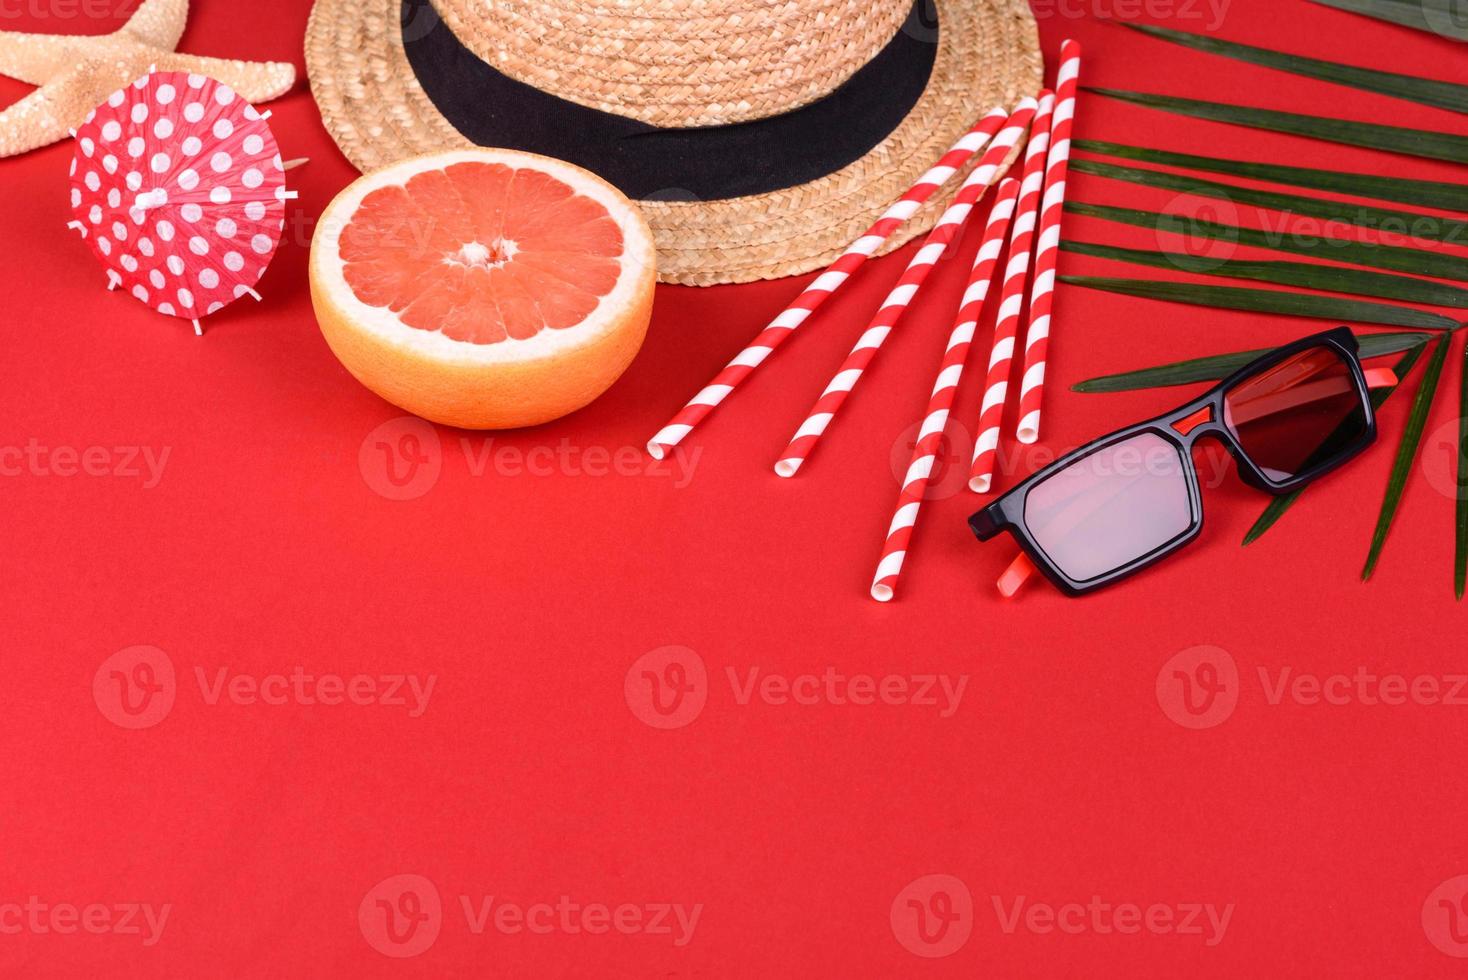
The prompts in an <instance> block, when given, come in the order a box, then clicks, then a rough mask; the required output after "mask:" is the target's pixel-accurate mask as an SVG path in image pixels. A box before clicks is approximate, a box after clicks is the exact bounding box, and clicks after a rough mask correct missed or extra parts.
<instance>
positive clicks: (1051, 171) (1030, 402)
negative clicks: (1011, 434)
mask: <svg viewBox="0 0 1468 980" xmlns="http://www.w3.org/2000/svg"><path fill="white" fill-rule="evenodd" d="M1080 75H1081V46H1080V45H1079V44H1077V43H1076V42H1074V41H1066V42H1065V43H1064V44H1062V45H1061V46H1060V72H1059V74H1058V76H1057V77H1056V80H1055V89H1056V92H1057V94H1058V97H1059V100H1060V101H1059V104H1058V105H1057V106H1056V107H1055V120H1054V122H1053V123H1052V124H1051V129H1050V162H1049V164H1048V166H1047V167H1046V171H1045V204H1044V209H1043V212H1042V217H1041V219H1040V249H1039V252H1038V253H1037V254H1036V256H1035V289H1034V293H1033V294H1032V295H1031V296H1030V326H1029V329H1028V331H1026V333H1025V359H1024V366H1025V367H1024V376H1023V378H1022V379H1021V381H1020V389H1019V424H1018V425H1017V426H1016V427H1015V438H1017V439H1018V440H1019V441H1020V442H1022V443H1025V444H1026V445H1029V444H1032V443H1035V442H1038V441H1039V439H1040V406H1041V403H1042V402H1043V401H1044V398H1045V361H1046V359H1047V358H1048V356H1049V352H1050V314H1051V311H1052V310H1053V309H1054V306H1055V269H1056V265H1057V263H1058V262H1059V259H1060V222H1061V218H1062V217H1063V215H1064V213H1065V179H1066V175H1067V173H1068V172H1069V170H1070V134H1071V129H1072V127H1073V126H1074V124H1075V112H1076V89H1077V87H1078V82H1079V79H1080Z"/></svg>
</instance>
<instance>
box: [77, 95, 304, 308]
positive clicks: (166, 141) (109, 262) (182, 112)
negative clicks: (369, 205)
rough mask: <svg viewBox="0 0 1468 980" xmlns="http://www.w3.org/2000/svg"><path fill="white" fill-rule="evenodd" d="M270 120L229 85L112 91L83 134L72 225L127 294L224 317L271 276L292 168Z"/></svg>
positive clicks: (289, 195)
mask: <svg viewBox="0 0 1468 980" xmlns="http://www.w3.org/2000/svg"><path fill="white" fill-rule="evenodd" d="M268 115H269V114H268V113H265V114H262V113H260V112H258V111H256V109H255V107H254V106H252V105H250V104H249V103H247V102H245V101H244V100H243V99H241V98H240V97H239V96H238V95H237V94H236V93H235V91H234V90H233V89H232V88H230V87H229V86H228V85H224V84H222V83H220V82H217V81H214V80H213V79H210V78H206V77H204V76H203V75H196V74H191V73H187V72H151V73H149V74H147V75H144V76H143V77H142V78H139V79H137V80H136V81H134V82H133V83H132V84H131V85H127V86H124V87H123V88H121V89H119V90H117V91H116V92H113V93H112V95H111V96H110V97H109V98H108V99H107V101H106V102H105V103H103V104H102V105H100V106H98V107H97V108H96V109H95V110H93V112H92V113H91V114H90V115H88V116H87V119H86V121H85V122H84V123H83V124H82V125H81V127H80V128H78V130H77V133H76V144H77V146H76V153H75V155H74V157H73V158H72V166H71V207H72V211H73V212H74V213H75V215H76V220H74V221H72V222H71V223H70V224H69V225H68V227H71V228H75V229H77V230H79V231H80V232H81V234H82V237H83V238H84V239H85V240H86V241H87V243H88V244H89V245H90V246H91V248H92V252H93V254H95V255H96V256H97V260H98V261H99V262H101V263H102V265H103V267H104V268H106V270H107V280H108V288H110V289H116V288H118V287H119V286H121V287H122V288H123V289H125V290H126V291H127V292H129V293H131V294H132V295H133V296H134V297H136V298H137V299H138V301H139V302H141V303H144V304H146V305H148V306H151V307H152V308H153V309H155V310H157V311H158V312H159V313H165V314H167V315H169V316H175V317H180V318H182V319H185V320H190V321H192V322H193V324H194V332H195V333H198V334H202V333H203V329H202V328H201V327H200V326H199V319H200V317H203V316H207V315H209V314H212V313H216V312H218V311H219V310H220V309H221V308H223V307H224V306H225V304H227V303H231V302H233V301H234V300H236V299H238V298H239V297H241V296H244V295H246V294H248V295H250V296H253V297H254V298H255V299H257V300H258V299H259V298H260V294H259V293H257V292H256V291H255V284H256V283H257V282H259V281H260V277H261V276H263V275H264V274H265V269H266V267H267V266H269V264H270V259H271V257H272V256H273V255H274V254H275V249H276V246H277V245H278V244H279V242H280V235H281V232H282V231H283V230H284V229H285V202H286V201H287V200H289V199H291V198H293V197H295V194H294V193H293V192H291V191H287V190H286V187H285V168H284V164H283V163H282V162H281V159H280V150H279V147H278V146H277V144H276V142H275V135H274V134H273V133H272V132H271V131H270V126H269V124H268V123H267V122H266V118H267V117H268Z"/></svg>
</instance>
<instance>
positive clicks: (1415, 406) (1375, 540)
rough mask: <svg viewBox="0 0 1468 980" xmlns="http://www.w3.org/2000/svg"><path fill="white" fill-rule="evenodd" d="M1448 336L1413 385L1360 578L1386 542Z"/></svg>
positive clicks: (1364, 578) (1429, 407)
mask: <svg viewBox="0 0 1468 980" xmlns="http://www.w3.org/2000/svg"><path fill="white" fill-rule="evenodd" d="M1451 339H1452V338H1450V337H1443V338H1440V339H1439V340H1438V342H1437V346H1435V347H1434V348H1433V349H1432V357H1430V358H1429V359H1428V361H1427V368H1426V371H1425V373H1424V374H1423V376H1422V383H1421V384H1419V385H1418V386H1417V395H1416V397H1414V398H1413V399H1412V414H1411V415H1410V416H1409V417H1408V418H1407V427H1406V429H1404V430H1403V431H1402V441H1401V443H1399V444H1398V446H1397V458H1396V460H1395V462H1393V463H1392V472H1391V476H1390V477H1389V478H1388V479H1387V483H1386V498H1385V499H1384V500H1382V502H1381V514H1380V515H1379V516H1378V517H1377V519H1376V533H1374V534H1373V535H1372V536H1371V551H1370V553H1369V554H1367V556H1366V565H1365V567H1364V568H1362V569H1361V580H1362V581H1363V582H1365V581H1369V580H1370V578H1371V576H1372V573H1374V572H1375V571H1376V563H1377V562H1378V561H1379V560H1380V559H1381V550H1382V548H1383V547H1384V546H1385V545H1386V536H1387V533H1388V532H1389V531H1390V530H1391V527H1392V521H1393V520H1395V518H1396V516H1397V509H1398V508H1399V507H1400V506H1401V503H1402V494H1403V493H1404V492H1405V491H1406V488H1407V479H1408V477H1410V476H1411V474H1412V466H1413V465H1414V464H1415V463H1416V461H1417V452H1418V450H1419V449H1420V448H1421V447H1422V430H1423V429H1425V428H1426V427H1427V415H1428V413H1429V412H1430V411H1431V410H1432V400H1433V396H1434V395H1436V394H1437V385H1438V382H1439V381H1440V380H1441V379H1442V375H1443V364H1444V363H1445V362H1446V361H1447V358H1448V344H1449V341H1450V340H1451Z"/></svg>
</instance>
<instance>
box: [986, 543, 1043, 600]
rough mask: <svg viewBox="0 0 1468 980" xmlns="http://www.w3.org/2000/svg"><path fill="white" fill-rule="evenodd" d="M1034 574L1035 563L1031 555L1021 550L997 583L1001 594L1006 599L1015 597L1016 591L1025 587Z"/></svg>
mask: <svg viewBox="0 0 1468 980" xmlns="http://www.w3.org/2000/svg"><path fill="white" fill-rule="evenodd" d="M1034 574H1035V563H1034V562H1032V561H1030V556H1029V555H1027V554H1025V553H1024V552H1023V551H1021V552H1020V553H1019V554H1018V555H1016V556H1015V558H1014V561H1012V562H1010V563H1009V567H1008V568H1006V569H1005V570H1004V574H1003V575H1001V576H999V581H998V582H997V583H995V584H996V585H997V586H998V587H999V594H1000V595H1002V596H1004V598H1006V599H1013V598H1014V595H1015V593H1016V592H1018V591H1019V590H1020V589H1021V588H1023V587H1024V584H1025V583H1026V582H1028V581H1029V580H1030V576H1032V575H1034Z"/></svg>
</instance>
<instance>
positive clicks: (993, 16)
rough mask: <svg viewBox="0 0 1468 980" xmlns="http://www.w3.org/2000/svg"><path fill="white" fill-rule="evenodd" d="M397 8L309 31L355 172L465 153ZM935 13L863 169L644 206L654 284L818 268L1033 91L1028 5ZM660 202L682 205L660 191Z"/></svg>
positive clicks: (1035, 48) (1004, 3)
mask: <svg viewBox="0 0 1468 980" xmlns="http://www.w3.org/2000/svg"><path fill="white" fill-rule="evenodd" d="M400 7H401V2H400V0H317V2H316V6H315V7H314V9H313V10H312V11H311V21H310V24H309V26H308V28H307V34H306V66H307V71H308V74H309V75H310V79H311V90H312V93H313V94H314V95H315V97H316V103H317V105H318V107H319V108H320V111H321V118H322V120H323V122H324V123H325V125H326V128H327V130H328V131H329V132H330V133H331V135H332V137H333V138H334V139H335V140H336V142H337V145H339V146H340V147H341V149H342V152H343V153H345V154H346V156H347V159H349V160H351V162H352V163H353V164H354V165H356V166H357V168H358V169H360V170H362V171H364V172H367V171H372V170H376V169H378V168H380V167H384V166H387V165H388V164H391V163H395V162H397V161H399V160H403V159H406V158H407V157H411V156H418V155H420V154H424V153H432V152H436V151H439V150H445V149H457V148H463V147H469V146H472V145H473V144H472V143H471V142H470V141H469V140H467V139H466V138H465V137H464V136H462V135H460V134H459V132H458V131H457V130H455V129H454V127H453V126H452V125H450V124H449V122H448V120H447V119H445V118H444V117H443V115H442V114H440V113H439V111H438V110H437V109H436V108H435V107H434V105H433V103H432V102H431V101H430V100H429V98H428V96H427V95H426V94H424V92H423V89H422V87H421V86H420V85H419V84H418V80H417V79H416V77H415V76H414V74H413V70H412V67H411V66H410V65H409V63H408V60H407V56H406V55H405V54H404V52H403V44H402V34H401V31H400V28H399V10H400ZM937 7H938V22H939V25H940V30H939V32H938V34H939V43H938V51H937V57H936V60H935V62H934V65H933V72H932V76H931V77H930V78H929V80H928V85H927V88H926V89H925V90H924V92H923V94H922V96H921V97H920V98H919V99H918V101H917V103H916V104H915V105H914V106H913V109H912V111H911V112H910V113H909V114H908V116H907V118H906V119H904V120H903V122H902V123H901V125H899V126H898V127H897V129H895V130H894V131H893V132H892V133H890V134H889V135H888V136H887V138H886V139H884V140H883V141H882V142H881V143H879V144H878V145H877V146H875V147H873V148H872V150H871V151H870V152H869V153H867V154H866V155H865V156H863V157H862V158H861V159H859V160H857V161H856V162H854V163H852V164H850V165H848V166H846V167H843V168H842V169H840V170H838V171H836V172H835V173H832V174H830V175H829V176H826V177H823V178H821V179H819V180H814V181H811V182H809V183H806V184H800V185H798V186H795V187H788V188H785V189H782V190H778V191H771V192H769V193H766V194H756V195H751V196H747V197H737V198H729V199H726V200H716V201H689V200H644V201H642V202H641V206H642V209H643V212H644V213H645V214H646V215H647V219H648V223H649V224H650V225H651V226H652V229H653V234H654V237H655V238H656V239H657V245H658V277H659V278H660V279H661V280H662V281H663V282H674V283H683V284H686V285H696V286H707V285H714V284H716V283H734V282H751V281H754V280H757V279H774V278H779V277H781V276H790V275H796V274H799V273H803V272H810V271H812V270H815V269H819V268H823V267H824V266H826V265H828V264H830V263H831V262H832V261H833V260H835V258H836V257H837V256H838V255H840V254H841V252H842V251H843V250H844V249H845V247H846V246H847V245H848V244H850V243H851V242H852V241H854V240H855V239H856V238H857V237H858V236H860V235H861V234H862V233H863V232H864V231H866V229H867V228H868V227H869V226H870V225H871V224H872V222H874V221H875V220H876V219H877V218H878V217H880V215H881V213H882V211H883V210H885V208H886V207H887V205H888V204H890V203H891V202H892V201H893V200H895V199H896V198H897V197H899V196H900V195H901V194H903V193H904V192H905V191H906V190H907V189H908V188H909V187H910V186H911V185H912V184H913V183H914V182H915V181H916V180H917V179H918V178H919V177H921V176H922V174H923V172H924V171H925V170H926V169H927V168H928V167H929V166H930V165H931V164H932V163H933V162H935V161H936V160H937V159H938V158H939V157H940V156H942V155H943V153H944V152H945V151H946V150H947V149H948V147H949V146H950V145H952V144H953V142H954V141H956V140H957V139H958V137H959V136H961V135H963V133H964V131H965V130H967V129H968V128H969V127H970V126H972V125H973V123H974V121H975V120H977V119H978V117H979V116H980V115H982V114H983V113H984V112H986V111H988V110H989V109H990V108H992V107H994V106H1010V105H1013V104H1014V103H1015V102H1017V101H1019V100H1020V99H1021V98H1023V97H1025V96H1027V95H1033V94H1034V93H1035V91H1036V90H1037V89H1038V88H1039V87H1040V84H1041V75H1042V72H1043V62H1042V60H1041V56H1040V49H1039V39H1038V37H1037V33H1036V28H1035V20H1034V17H1033V15H1032V14H1031V13H1030V8H1029V4H1028V2H1027V0H938V3H937ZM439 29H444V28H439ZM904 29H908V28H904ZM1018 153H1019V151H1018V149H1016V151H1015V153H1014V154H1011V162H1012V161H1013V159H1014V158H1015V157H1017V156H1018ZM1002 172H1003V171H1002V170H1001V174H1002ZM995 179H996V180H997V179H998V178H997V177H996V178H995ZM957 186H958V179H957V178H955V179H954V180H953V181H952V182H951V183H950V184H949V186H948V187H946V188H945V189H944V191H943V192H942V193H940V194H938V195H935V197H934V199H933V200H931V201H929V202H928V204H927V205H926V206H924V207H923V208H922V209H921V210H920V211H919V212H918V213H917V215H916V216H914V218H913V219H912V220H911V221H909V222H908V223H907V224H906V225H904V226H903V228H902V230H901V231H899V232H898V234H897V235H895V236H894V237H893V239H892V240H891V241H890V242H889V243H888V245H887V248H886V249H884V251H888V250H891V249H893V248H896V247H898V246H899V245H901V244H903V243H905V242H907V241H910V240H911V239H912V238H913V237H915V236H916V235H918V234H920V233H921V232H924V231H926V230H928V229H929V228H931V227H932V226H933V223H934V222H935V221H936V220H937V217H938V215H939V214H940V213H941V211H942V208H943V207H944V205H945V204H946V203H947V201H948V200H949V199H950V198H951V196H952V193H953V191H954V190H956V189H957ZM665 196H667V197H678V196H680V193H679V191H678V189H676V188H670V189H669V191H668V192H667V194H666V195H665Z"/></svg>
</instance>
